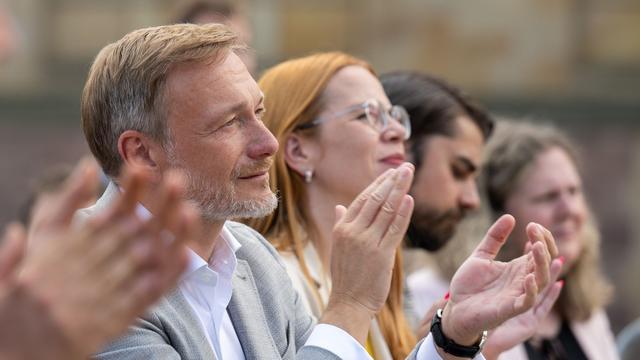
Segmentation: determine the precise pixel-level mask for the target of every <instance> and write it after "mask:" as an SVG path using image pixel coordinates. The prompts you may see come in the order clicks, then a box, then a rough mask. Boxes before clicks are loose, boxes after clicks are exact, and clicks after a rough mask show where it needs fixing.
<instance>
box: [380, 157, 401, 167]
mask: <svg viewBox="0 0 640 360" xmlns="http://www.w3.org/2000/svg"><path fill="white" fill-rule="evenodd" d="M380 162H382V163H385V164H388V165H391V166H395V167H397V166H400V165H401V164H402V163H404V162H405V157H404V155H401V154H394V155H389V156H387V157H384V158H382V159H380Z"/></svg>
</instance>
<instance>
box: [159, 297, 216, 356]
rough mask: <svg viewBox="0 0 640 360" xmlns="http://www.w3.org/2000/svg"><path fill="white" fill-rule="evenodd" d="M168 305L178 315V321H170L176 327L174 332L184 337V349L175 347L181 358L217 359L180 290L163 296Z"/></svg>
mask: <svg viewBox="0 0 640 360" xmlns="http://www.w3.org/2000/svg"><path fill="white" fill-rule="evenodd" d="M165 299H166V301H167V304H168V306H169V307H170V308H171V309H172V311H171V313H172V314H175V317H180V321H175V322H172V326H174V327H176V329H175V331H174V333H175V334H182V336H184V338H183V339H182V341H181V342H180V343H181V344H182V343H184V344H187V346H185V348H184V349H177V350H179V352H180V353H181V354H182V355H181V356H182V357H183V358H187V359H196V358H199V357H202V358H203V359H214V360H215V359H217V357H216V355H215V351H214V350H213V348H211V345H210V342H209V339H208V338H207V333H206V331H205V330H204V328H203V327H202V323H201V322H200V320H199V319H198V316H197V315H196V313H195V312H193V309H192V308H191V305H189V302H188V301H187V299H186V298H185V297H184V295H183V294H182V292H181V291H180V290H178V289H175V290H174V291H172V292H171V293H170V294H168V295H167V296H166V297H165Z"/></svg>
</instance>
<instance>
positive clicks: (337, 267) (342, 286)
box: [321, 163, 414, 343]
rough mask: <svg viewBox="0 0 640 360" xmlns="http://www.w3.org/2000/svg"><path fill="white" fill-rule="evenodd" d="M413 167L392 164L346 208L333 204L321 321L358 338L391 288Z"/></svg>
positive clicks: (406, 219) (408, 209) (407, 215)
mask: <svg viewBox="0 0 640 360" xmlns="http://www.w3.org/2000/svg"><path fill="white" fill-rule="evenodd" d="M413 170H414V168H413V165H411V164H408V163H405V164H403V165H401V166H400V167H398V168H397V169H391V170H389V171H387V172H385V173H384V174H382V175H381V176H380V177H378V178H377V179H376V180H375V181H374V182H373V183H372V184H371V185H369V187H367V188H366V189H365V190H364V191H363V192H362V193H360V195H358V197H357V198H356V199H355V200H354V201H353V203H351V205H350V206H349V208H347V209H345V208H344V207H343V206H338V207H337V208H336V224H335V226H334V229H333V236H334V239H333V249H332V251H331V279H332V291H331V296H330V298H329V303H328V305H327V310H326V311H325V313H324V314H323V316H322V318H321V322H325V323H331V324H333V325H336V326H339V327H341V328H342V329H344V330H346V331H347V332H349V333H350V334H351V335H352V336H353V337H354V338H356V339H357V340H358V341H360V342H361V343H364V341H365V339H366V336H367V333H368V330H369V325H370V323H371V319H372V318H373V316H374V315H375V314H376V313H377V312H378V311H379V310H380V309H381V308H382V306H383V305H384V302H385V300H386V298H387V296H388V294H389V288H390V286H391V275H392V271H393V265H394V259H395V252H396V251H397V248H398V246H399V245H400V243H401V242H402V239H403V237H404V234H405V232H406V230H407V227H408V225H409V220H410V218H411V212H412V211H413V199H412V198H411V197H410V196H409V195H407V192H408V191H409V187H410V186H411V181H412V179H413Z"/></svg>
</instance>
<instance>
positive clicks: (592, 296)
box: [482, 122, 618, 360]
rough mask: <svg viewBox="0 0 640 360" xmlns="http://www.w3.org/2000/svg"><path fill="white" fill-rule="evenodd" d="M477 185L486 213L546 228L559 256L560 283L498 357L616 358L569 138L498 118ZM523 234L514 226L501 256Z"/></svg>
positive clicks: (605, 289) (607, 290)
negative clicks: (540, 314) (538, 315)
mask: <svg viewBox="0 0 640 360" xmlns="http://www.w3.org/2000/svg"><path fill="white" fill-rule="evenodd" d="M482 183H483V186H484V190H485V191H486V193H487V197H488V200H489V201H488V202H489V205H490V207H491V211H492V213H493V215H494V216H496V217H497V216H500V215H502V214H503V213H510V214H512V215H513V216H514V217H515V218H516V220H517V221H518V224H526V223H527V222H529V221H534V222H537V223H539V224H541V225H543V226H544V227H546V228H548V229H549V230H550V231H551V232H552V233H553V235H554V237H555V239H556V242H557V244H558V250H559V253H560V256H561V257H562V258H563V260H564V265H563V269H562V274H561V277H562V278H563V279H564V287H563V289H562V292H561V294H560V297H559V299H558V301H557V303H556V305H555V307H554V308H553V310H552V311H551V312H550V313H549V315H548V316H547V317H546V318H545V319H543V320H542V321H541V322H540V324H539V325H538V329H537V331H536V333H535V335H534V336H533V337H532V338H531V339H530V340H528V341H527V342H525V344H524V346H518V347H516V348H514V349H512V350H511V351H510V352H508V353H505V354H503V356H504V357H503V358H504V359H531V360H533V359H618V355H617V353H616V349H615V344H614V341H613V336H612V333H611V330H610V328H609V322H608V319H607V316H606V314H605V312H604V306H605V305H606V304H607V301H608V299H609V297H610V295H611V286H610V285H609V284H608V282H607V281H606V280H605V279H604V277H603V275H602V273H601V269H600V263H599V260H600V250H599V234H598V231H597V228H596V227H595V225H594V221H593V219H592V217H591V215H590V212H589V209H588V205H587V202H586V200H585V197H584V195H583V193H582V180H581V178H580V174H579V172H578V167H577V157H576V152H575V150H574V146H573V145H572V144H571V142H570V141H569V140H568V139H567V138H566V137H565V136H564V135H562V134H561V133H559V131H558V130H557V129H555V128H552V127H548V126H542V125H532V124H527V123H507V122H502V123H500V124H499V126H498V127H497V131H496V133H495V135H494V136H493V138H492V139H491V141H490V142H489V145H488V149H487V156H486V166H485V168H484V173H483V180H482ZM525 239H526V237H525V233H524V229H523V228H521V227H518V226H516V229H515V230H514V232H513V233H512V238H511V239H510V240H509V241H508V242H507V243H506V244H505V246H504V247H503V249H502V252H501V255H500V256H501V257H502V259H503V260H508V259H512V258H514V257H517V256H519V255H520V254H522V252H523V249H524V246H525V242H526V240H525Z"/></svg>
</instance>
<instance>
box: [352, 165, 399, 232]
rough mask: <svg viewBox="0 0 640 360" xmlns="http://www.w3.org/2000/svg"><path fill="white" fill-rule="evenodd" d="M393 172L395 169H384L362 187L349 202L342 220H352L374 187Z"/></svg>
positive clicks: (379, 184)
mask: <svg viewBox="0 0 640 360" xmlns="http://www.w3.org/2000/svg"><path fill="white" fill-rule="evenodd" d="M393 174H395V169H389V170H387V171H385V172H384V173H383V174H382V175H380V176H378V178H376V179H375V180H374V181H373V182H372V183H371V184H369V186H367V188H366V189H364V190H363V191H362V192H361V193H360V194H358V196H357V197H356V199H355V200H353V201H352V202H351V205H349V207H348V208H347V212H346V214H345V217H344V221H345V222H351V221H353V220H354V219H355V218H356V216H358V214H359V213H360V211H361V210H362V207H363V206H364V204H365V203H366V202H367V200H368V199H369V197H370V196H371V194H372V193H373V192H374V191H375V190H376V189H378V188H379V187H380V186H381V185H382V183H384V182H385V181H386V180H387V179H388V178H389V177H391V176H393Z"/></svg>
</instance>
